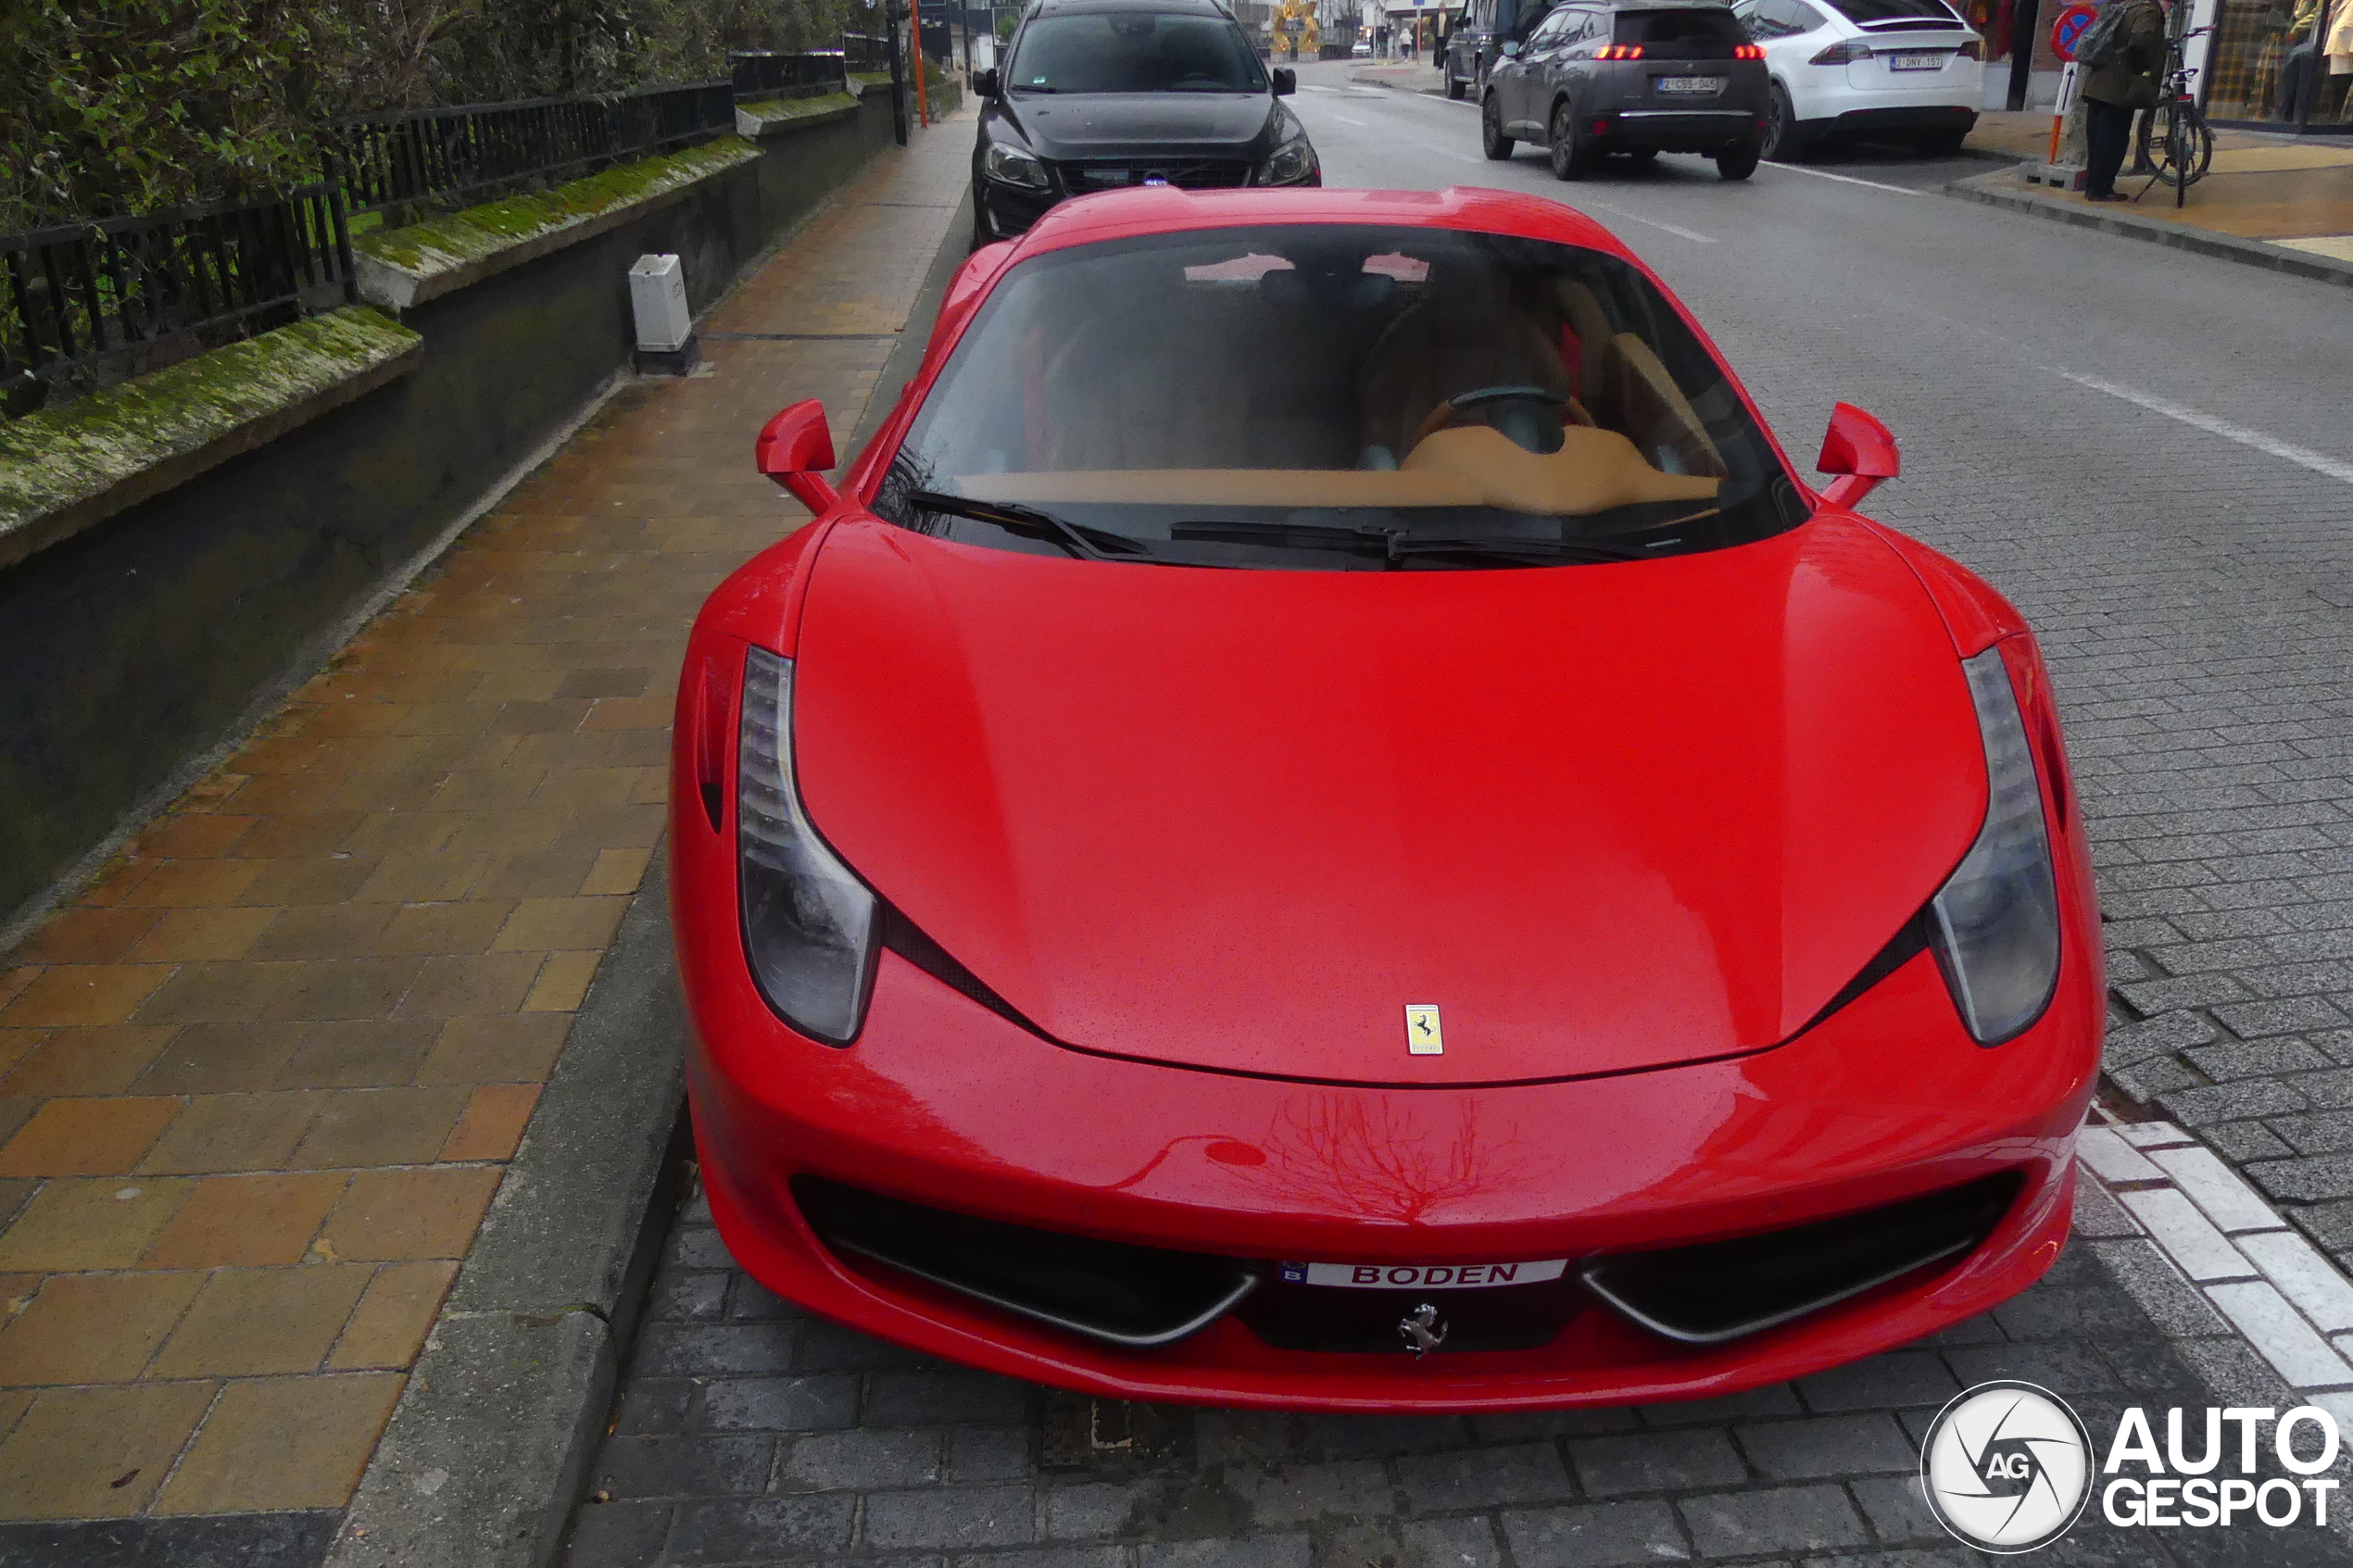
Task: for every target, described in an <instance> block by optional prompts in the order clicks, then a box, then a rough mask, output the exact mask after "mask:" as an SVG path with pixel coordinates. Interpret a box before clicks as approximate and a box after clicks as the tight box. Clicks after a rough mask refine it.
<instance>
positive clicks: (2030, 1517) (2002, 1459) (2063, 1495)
mask: <svg viewBox="0 0 2353 1568" xmlns="http://www.w3.org/2000/svg"><path fill="white" fill-rule="evenodd" d="M1920 1484H1921V1486H1922V1487H1923V1488H1924V1489H1925V1490H1926V1491H1927V1493H1928V1506H1929V1508H1930V1509H1931V1511H1932V1512H1934V1513H1935V1515H1936V1522H1937V1523H1938V1524H1942V1525H1944V1528H1945V1529H1947V1530H1949V1531H1951V1532H1952V1533H1953V1534H1954V1535H1955V1536H1957V1537H1959V1538H1960V1539H1961V1540H1963V1541H1966V1542H1967V1543H1969V1545H1970V1546H1973V1547H1975V1548H1977V1549H1979V1550H1980V1551H1990V1552H1997V1553H2009V1552H2020V1551H2032V1550H2034V1549H2036V1548H2037V1547H2045V1546H2048V1545H2050V1544H2051V1543H2052V1542H2053V1541H2055V1540H2057V1539H2058V1538H2059V1537H2061V1536H2063V1535H2065V1534H2067V1532H2068V1530H2069V1529H2070V1527H2071V1526H2072V1525H2073V1524H2075V1521H2076V1520H2077V1519H2078V1518H2080V1517H2081V1516H2082V1512H2083V1505H2084V1504H2085V1503H2087V1502H2089V1501H2090V1500H2091V1499H2092V1439H2091V1435H2090V1434H2089V1433H2087V1432H2085V1431H2084V1430H2083V1423H2082V1421H2080V1420H2078V1419H2077V1418H2076V1414H2075V1412H2074V1411H2071V1410H2070V1409H2068V1407H2067V1403H2066V1401H2065V1400H2063V1399H2060V1398H2059V1397H2058V1396H2057V1395H2056V1394H2053V1393H2052V1392H2051V1391H2050V1390H2048V1389H2046V1388H2037V1387H2036V1386H2034V1385H2033V1384H2032V1383H1981V1384H1979V1385H1978V1386H1976V1387H1974V1388H1971V1389H1969V1390H1968V1391H1967V1392H1965V1393H1963V1394H1961V1395H1959V1396H1958V1397H1957V1398H1956V1399H1954V1400H1953V1402H1952V1403H1950V1404H1948V1405H1946V1406H1945V1407H1944V1409H1943V1410H1941V1411H1938V1412H1937V1414H1936V1420H1935V1421H1934V1422H1932V1423H1931V1424H1930V1426H1929V1429H1928V1441H1927V1443H1926V1444H1924V1445H1923V1446H1922V1447H1921V1449H1920Z"/></svg>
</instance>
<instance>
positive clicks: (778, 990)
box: [736, 648, 875, 1046]
mask: <svg viewBox="0 0 2353 1568" xmlns="http://www.w3.org/2000/svg"><path fill="white" fill-rule="evenodd" d="M736 847H737V851H738V853H739V856H740V858H741V861H742V865H741V869H740V872H739V873H738V874H739V875H740V876H741V879H742V883H743V920H744V956H745V958H746V959H748V960H749V961H750V964H751V972H752V978H753V979H754V980H755V981H756V982H757V983H758V984H759V986H760V994H761V996H763V997H766V998H767V999H768V1005H769V1006H770V1007H772V1008H774V1009H775V1010H776V1012H777V1015H778V1016H779V1017H781V1018H783V1019H784V1021H785V1022H787V1023H789V1024H791V1025H792V1026H793V1027H794V1028H795V1029H798V1030H799V1031H800V1032H801V1033H802V1034H804V1035H813V1036H815V1037H816V1038H818V1039H820V1040H824V1041H826V1042H827V1043H829V1044H832V1045H837V1046H844V1045H848V1044H849V1042H850V1040H851V1039H852V1038H853V1037H855V1036H856V1035H857V1033H858V1025H859V1023H860V1022H861V1021H862V1018H863V1017H864V1015H865V1011H866V996H867V992H868V990H869V988H870V985H871V983H872V981H873V978H874V962H873V960H874V953H875V896H874V894H873V893H871V892H869V891H868V890H867V888H866V886H865V884H863V883H862V882H860V881H859V880H858V879H857V877H856V876H854V875H852V874H851V873H850V871H849V867H847V866H845V865H843V864H842V863H841V861H840V860H838V859H836V858H835V857H834V852H833V851H832V850H831V849H828V848H826V847H825V842H824V840H823V839H821V838H819V837H818V836H817V832H816V830H815V829H814V828H812V827H811V826H810V825H809V818H808V815H807V814H806V813H805V812H803V811H802V810H801V809H800V791H799V789H798V788H797V787H796V786H795V784H794V783H793V763H792V662H791V661H790V660H789V659H779V658H777V657H776V656H775V655H774V654H773V653H769V652H767V651H766V650H765V649H761V648H753V649H752V650H751V651H750V652H749V653H748V654H747V655H745V657H744V721H743V737H742V746H741V751H740V755H739V756H738V758H737V759H736Z"/></svg>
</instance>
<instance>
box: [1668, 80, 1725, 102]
mask: <svg viewBox="0 0 2353 1568" xmlns="http://www.w3.org/2000/svg"><path fill="white" fill-rule="evenodd" d="M1724 82H1725V79H1724V78H1723V77H1720V76H1662V77H1660V78H1659V79H1658V83H1657V86H1658V90H1659V91H1660V92H1662V93H1672V94H1677V95H1679V96H1689V97H1694V98H1696V97H1698V96H1700V95H1701V94H1706V93H1721V92H1722V91H1723V90H1724Z"/></svg>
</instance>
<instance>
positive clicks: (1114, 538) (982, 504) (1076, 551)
mask: <svg viewBox="0 0 2353 1568" xmlns="http://www.w3.org/2000/svg"><path fill="white" fill-rule="evenodd" d="M906 501H907V505H909V506H911V507H913V508H916V509H918V510H920V511H926V512H945V513H946V514H947V515H948V516H950V517H968V518H971V519H973V520H974V521H976V522H993V523H995V524H996V525H997V526H998V527H1000V528H1002V529H1007V530H1010V531H1011V532H1013V533H1029V534H1043V535H1045V536H1046V537H1047V538H1049V539H1051V540H1053V541H1054V543H1056V544H1058V545H1060V546H1062V547H1063V549H1064V550H1067V551H1068V552H1069V553H1070V554H1072V555H1074V556H1076V557H1078V558H1080V559H1082V560H1108V561H1116V560H1122V559H1126V560H1144V559H1149V558H1151V551H1150V550H1148V549H1146V548H1145V547H1144V546H1142V545H1139V544H1138V543H1137V542H1136V541H1135V540H1133V539H1130V538H1128V537H1127V536H1126V534H1124V533H1106V532H1105V531H1103V530H1102V529H1100V528H1087V527H1084V526H1082V525H1080V524H1078V523H1076V522H1073V521H1070V520H1069V519H1068V518H1063V517H1056V516H1055V515H1054V514H1053V513H1051V512H1048V511H1040V510H1038V508H1036V507H1022V506H1015V505H1014V504H1013V503H1012V502H1010V501H975V500H971V499H968V498H967V497H965V496H963V495H941V494H940V493H939V492H938V491H937V490H910V491H908V492H907V493H906ZM1106 546H1108V547H1109V549H1110V550H1111V551H1115V552H1117V553H1115V554H1109V553H1106Z"/></svg>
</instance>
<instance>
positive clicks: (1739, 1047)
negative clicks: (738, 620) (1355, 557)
mask: <svg viewBox="0 0 2353 1568" xmlns="http://www.w3.org/2000/svg"><path fill="white" fill-rule="evenodd" d="M797 652H798V672H797V674H796V678H795V688H796V692H797V696H796V709H797V711H796V714H795V719H794V726H795V737H796V745H797V750H798V769H799V781H800V786H801V789H802V792H803V796H804V798H805V800H806V803H807V807H808V809H809V812H810V815H811V818H812V821H813V822H814V823H815V824H816V826H817V828H818V830H819V831H820V832H821V833H822V834H824V836H825V837H826V838H827V839H828V840H829V841H830V842H831V843H832V844H833V846H834V847H836V849H837V850H838V851H839V852H840V854H841V855H842V856H843V858H844V859H847V860H848V861H849V864H850V865H851V866H853V867H854V868H856V870H857V871H858V872H859V873H860V874H861V875H862V876H864V877H865V878H866V879H867V880H868V881H869V882H870V883H872V884H874V886H875V888H876V889H877V890H879V891H880V892H881V894H882V895H883V896H884V897H887V898H888V899H890V900H891V901H892V902H893V903H894V904H896V905H897V906H898V907H899V908H900V910H902V911H903V912H904V913H905V914H906V915H907V916H908V917H909V918H910V919H911V920H912V922H914V923H915V924H916V925H917V926H918V927H920V928H921V929H922V930H923V931H925V933H926V934H928V935H930V936H931V938H932V939H933V940H934V941H936V942H937V943H938V944H939V945H940V946H941V947H944V948H945V949H946V950H947V951H948V952H949V953H950V954H951V955H953V956H954V957H955V958H956V959H957V960H960V961H962V962H963V964H964V965H965V966H966V967H968V968H969V969H970V970H971V971H972V972H974V973H975V975H977V976H978V977H979V978H980V979H981V980H982V981H983V982H985V983H986V984H987V985H988V986H989V987H991V988H992V989H993V990H995V991H996V992H997V993H998V994H999V995H1000V996H1001V997H1004V998H1005V999H1006V1000H1007V1001H1009V1002H1010V1003H1011V1004H1012V1005H1013V1007H1014V1008H1015V1009H1017V1010H1019V1011H1020V1012H1021V1013H1022V1014H1023V1015H1024V1016H1026V1018H1028V1019H1029V1020H1031V1021H1032V1022H1035V1023H1036V1024H1037V1026H1038V1028H1039V1029H1040V1030H1042V1031H1043V1032H1045V1033H1046V1034H1048V1035H1051V1036H1053V1037H1054V1038H1056V1039H1058V1040H1060V1041H1063V1043H1065V1044H1068V1045H1071V1046H1074V1047H1080V1048H1083V1049H1089V1050H1097V1051H1103V1052H1110V1053H1115V1054H1118V1055H1122V1056H1128V1057H1135V1058H1140V1059H1146V1060H1159V1061H1166V1062H1173V1063H1183V1064H1188V1065H1191V1066H1197V1067H1202V1068H1211V1069H1221V1070H1226V1071H1232V1072H1244V1073H1265V1074H1270V1075H1276V1076H1281V1077H1291V1078H1305V1079H1316V1080H1324V1081H1332V1082H1353V1083H1380V1084H1414V1085H1439V1084H1468V1083H1497V1082H1513V1081H1520V1080H1533V1079H1544V1078H1556V1077H1570V1076H1579V1075H1586V1074H1595V1073H1617V1072H1625V1071H1630V1070H1635V1069H1641V1068H1647V1067H1655V1066H1661V1065H1665V1064H1668V1063H1673V1062H1680V1061H1691V1060H1705V1059H1709V1058H1716V1057H1722V1056H1727V1055H1731V1054H1735V1053H1739V1052H1744V1051H1753V1050H1757V1049H1762V1048H1765V1047H1770V1046H1773V1045H1775V1044H1777V1043H1779V1042H1780V1041H1783V1040H1785V1039H1787V1038H1789V1037H1790V1036H1791V1035H1793V1034H1794V1033H1795V1032H1797V1031H1798V1030H1799V1029H1801V1028H1802V1027H1803V1026H1804V1025H1805V1024H1806V1022H1807V1021H1808V1020H1810V1019H1811V1018H1813V1017H1814V1016H1815V1015H1816V1014H1817V1013H1818V1012H1819V1011H1820V1010H1821V1009H1822V1008H1823V1006H1824V1005H1825V1004H1826V1003H1827V1002H1829V1001H1830V1000H1831V997H1833V996H1835V995H1836V994H1837V993H1838V991H1839V990H1840V989H1841V988H1843V986H1844V985H1847V984H1848V983H1849V982H1850V981H1851V980H1852V979H1853V978H1854V977H1855V975H1856V972H1858V971H1860V970H1861V969H1862V967H1863V966H1864V965H1865V964H1866V963H1867V962H1869V960H1870V959H1871V958H1872V957H1873V956H1874V955H1875V954H1876V953H1877V951H1878V950H1879V949H1880V947H1882V946H1883V945H1884V944H1885V943H1886V942H1887V941H1888V939H1889V938H1890V937H1891V936H1892V935H1894V933H1895V932H1896V931H1897V930H1898V929H1899V928H1900V926H1901V925H1902V924H1903V922H1905V921H1906V919H1907V918H1909V917H1910V916H1911V915H1913V914H1914V913H1915V912H1916V911H1917V910H1918V909H1919V908H1920V906H1921V904H1922V903H1924V902H1925V901H1926V899H1927V898H1928V897H1930V895H1931V894H1932V893H1933V892H1934V891H1935V889H1936V888H1937V887H1938V885H1940V884H1941V883H1942V881H1943V879H1944V877H1945V876H1946V875H1947V874H1948V873H1949V872H1951V870H1952V868H1953V867H1954V866H1955V865H1956V864H1957V862H1958V860H1959V859H1960V858H1961V856H1962V855H1963V853H1964V852H1965V851H1966V850H1967V848H1968V847H1969V843H1970V842H1971V840H1972V839H1973V838H1974V836H1975V834H1976V833H1977V830H1978V827H1979V825H1980V824H1981V823H1982V821H1983V818H1984V812H1985V769H1984V759H1983V753H1982V746H1981V743H1980V741H1979V739H1978V736H1977V729H1976V721H1975V719H1974V717H1973V710H1972V709H1971V707H1970V703H1969V695H1968V690H1967V687H1966V685H1965V684H1964V681H1963V678H1962V674H1961V670H1960V666H1959V662H1958V659H1957V654H1956V653H1955V651H1954V648H1953V645H1952V642H1951V639H1950V637H1949V635H1948V633H1946V632H1945V630H1944V622H1943V621H1942V620H1941V619H1940V617H1939V616H1938V614H1937V612H1936V610H1935V608H1934V607H1933V605H1932V603H1931V601H1930V599H1929V597H1928V596H1927V594H1926V592H1925V591H1924V590H1923V589H1922V587H1921V586H1920V584H1919V581H1918V579H1917V578H1915V577H1914V576H1913V575H1912V573H1911V571H1909V569H1908V568H1907V567H1906V565H1905V564H1904V563H1903V562H1902V561H1901V560H1900V559H1899V558H1897V557H1896V555H1895V554H1894V551H1893V549H1891V548H1890V547H1889V546H1887V545H1885V544H1884V543H1883V542H1882V541H1881V540H1880V539H1879V538H1878V537H1877V536H1876V535H1875V534H1873V533H1870V532H1869V530H1868V529H1866V528H1864V527H1863V526H1862V525H1860V524H1859V523H1857V522H1856V521H1853V520H1851V519H1845V518H1842V517H1839V516H1838V515H1836V514H1827V515H1825V516H1823V517H1819V518H1817V519H1816V520H1814V521H1811V522H1809V523H1807V524H1806V525H1804V526H1803V527H1801V528H1798V529H1796V530H1793V531H1792V532H1790V533H1786V534H1783V535H1780V536H1779V537H1777V538H1774V539H1770V540H1767V541H1764V542H1762V543H1758V544H1753V545H1747V546H1740V547H1737V548H1733V549H1727V550H1720V551H1716V552H1713V553H1709V554H1704V555H1697V556H1691V557H1685V558H1673V559H1667V560H1659V561H1647V562H1639V563H1632V564H1620V565H1605V566H1578V567H1563V568H1553V569H1540V570H1502V571H1416V572H1399V573H1383V572H1338V571H1330V572H1327V571H1197V570H1189V569H1182V568H1173V567H1152V566H1135V565H1124V564H1111V563H1101V562H1089V561H1078V560H1067V559H1060V558H1049V557H1040V556H1035V555H1028V554H1019V553H1014V552H1011V551H1000V550H993V549H988V548H986V547H980V546H965V545H956V544H950V543H947V542H945V541H941V540H937V539H932V538H929V537H926V536H924V535H920V534H916V533H909V532H906V531H903V530H900V529H896V528H892V527H890V526H888V525H887V524H884V523H881V522H878V521H873V520H871V519H862V520H851V521H845V522H843V523H841V524H839V525H837V527H836V529H835V530H834V532H833V533H831V534H830V535H829V536H828V538H827V539H826V541H825V542H824V546H823V549H822V553H821V555H820V557H819V558H818V560H817V562H816V565H815V568H814V570H813V571H812V577H811V581H810V586H809V591H808V596H807V599H806V602H805V605H804V608H803V609H802V612H801V621H800V630H799V643H798V647H797ZM1409 1005H1428V1006H1436V1007H1438V1008H1439V1009H1440V1010H1441V1023H1442V1029H1443V1036H1444V1046H1445V1050H1444V1054H1443V1055H1442V1056H1411V1055H1409V1054H1408V1053H1407V1051H1406V1035H1405V1009H1406V1008H1407V1006H1409Z"/></svg>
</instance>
